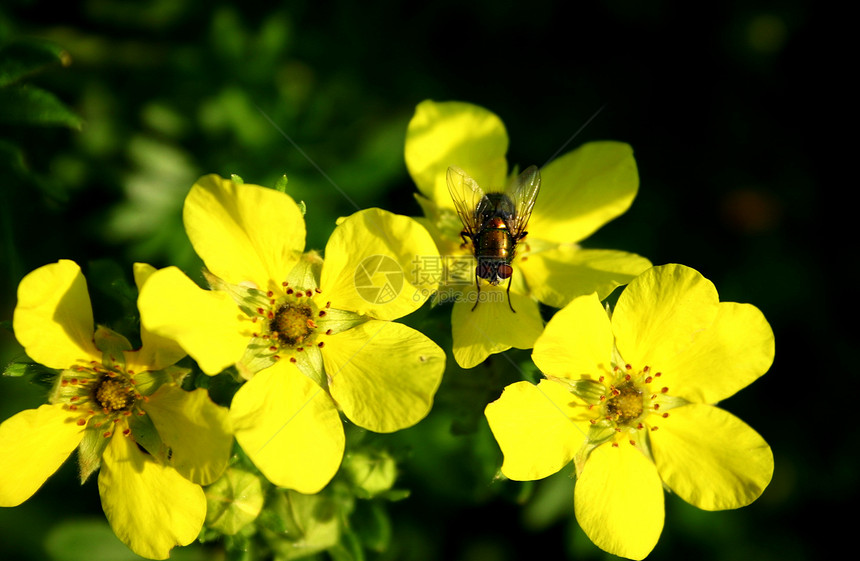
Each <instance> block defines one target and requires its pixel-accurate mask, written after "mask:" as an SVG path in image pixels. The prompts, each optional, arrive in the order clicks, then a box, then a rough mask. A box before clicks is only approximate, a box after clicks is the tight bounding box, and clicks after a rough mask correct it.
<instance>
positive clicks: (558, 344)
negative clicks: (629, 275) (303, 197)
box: [485, 265, 774, 559]
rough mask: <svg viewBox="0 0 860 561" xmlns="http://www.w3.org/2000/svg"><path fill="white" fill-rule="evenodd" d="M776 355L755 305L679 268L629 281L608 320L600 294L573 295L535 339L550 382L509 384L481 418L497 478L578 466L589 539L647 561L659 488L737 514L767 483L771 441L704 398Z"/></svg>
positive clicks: (657, 521) (744, 379) (578, 497)
mask: <svg viewBox="0 0 860 561" xmlns="http://www.w3.org/2000/svg"><path fill="white" fill-rule="evenodd" d="M773 354H774V341H773V332H772V331H771V329H770V326H769V325H768V323H767V321H766V320H765V318H764V316H763V315H762V314H761V312H760V311H759V310H758V309H757V308H755V307H754V306H751V305H749V304H737V303H734V302H720V301H719V297H718V295H717V291H716V289H715V288H714V285H713V284H712V283H711V282H710V281H708V280H707V279H705V278H704V277H703V276H702V275H701V274H699V273H698V272H696V271H694V270H693V269H690V268H688V267H684V266H682V265H666V266H662V267H655V268H653V269H650V270H648V271H646V272H645V273H643V274H642V275H641V276H639V277H637V278H636V279H635V280H633V281H632V282H631V283H630V284H629V285H628V286H627V287H626V289H625V290H624V292H623V293H622V294H621V296H620V297H619V299H618V303H617V305H616V306H615V310H614V311H613V313H612V317H611V319H610V318H609V317H608V315H607V313H606V310H605V309H604V308H603V307H602V306H601V304H600V301H599V300H598V298H597V296H596V295H589V296H582V297H579V298H577V299H575V300H573V301H572V302H571V303H570V304H568V305H567V306H566V307H565V308H563V309H562V310H560V311H559V312H558V313H557V314H556V315H555V316H554V317H553V318H552V319H551V320H550V321H549V323H548V324H547V326H546V331H545V333H544V334H543V335H541V337H540V338H539V339H538V341H537V343H536V344H535V347H534V351H533V354H532V357H533V359H534V362H535V364H536V365H537V366H538V368H540V370H541V371H542V372H543V373H544V374H545V376H546V379H545V380H541V382H540V383H539V384H538V385H536V386H535V385H532V384H530V383H528V382H517V383H515V384H512V385H510V386H508V387H507V388H506V389H505V391H504V392H503V393H502V396H501V397H500V398H499V399H498V400H497V401H495V402H493V403H491V404H489V405H488V406H487V408H486V410H485V414H486V417H487V420H488V421H489V423H490V428H491V429H492V431H493V434H494V436H495V437H496V440H497V441H498V443H499V446H500V447H501V449H502V452H503V454H504V463H503V465H502V473H504V474H505V476H507V477H508V478H510V479H515V480H533V479H540V478H543V477H546V476H548V475H551V474H553V473H555V472H557V471H559V470H560V469H561V468H562V467H564V466H565V465H566V464H567V463H568V462H570V461H571V460H573V461H574V464H575V466H576V474H577V482H576V490H575V496H574V510H575V513H576V518H577V520H578V521H579V524H580V525H581V526H582V528H583V530H584V531H585V533H586V534H587V535H588V536H589V538H590V539H591V540H592V541H593V542H594V543H595V544H597V545H598V546H599V547H600V548H602V549H604V550H606V551H608V552H610V553H613V554H615V555H620V556H623V557H628V558H631V559H642V558H644V557H645V556H647V555H648V553H650V552H651V550H652V549H653V548H654V546H655V545H656V544H657V540H658V538H659V537H660V532H661V531H662V529H663V517H664V511H663V491H662V488H663V486H665V487H667V488H668V489H670V490H671V491H672V492H674V493H675V494H677V495H678V496H679V497H681V498H682V499H684V500H685V501H687V502H688V503H690V504H692V505H694V506H696V507H698V508H701V509H704V510H722V509H730V508H738V507H741V506H745V505H747V504H749V503H751V502H752V501H754V500H755V499H756V498H758V496H759V495H761V493H762V492H763V491H764V489H765V487H767V485H768V483H769V482H770V479H771V476H772V474H773V455H772V453H771V450H770V447H769V446H768V444H767V443H766V442H765V441H764V440H763V439H762V437H761V436H759V435H758V433H756V432H755V431H754V430H753V429H752V428H750V427H749V426H748V425H746V424H745V423H744V422H743V421H741V420H740V419H738V418H737V417H735V416H733V415H732V414H730V413H728V412H726V411H724V410H723V409H720V408H718V407H715V406H714V405H713V404H715V403H717V402H719V401H721V400H723V399H725V398H727V397H729V396H731V395H733V394H734V393H735V392H737V391H739V390H741V389H742V388H744V387H746V386H747V385H749V384H750V383H752V382H753V381H754V380H756V379H757V378H758V377H759V376H761V375H762V374H764V373H765V372H766V371H767V370H768V368H770V365H771V363H772V362H773Z"/></svg>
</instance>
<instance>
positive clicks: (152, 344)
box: [126, 263, 186, 371]
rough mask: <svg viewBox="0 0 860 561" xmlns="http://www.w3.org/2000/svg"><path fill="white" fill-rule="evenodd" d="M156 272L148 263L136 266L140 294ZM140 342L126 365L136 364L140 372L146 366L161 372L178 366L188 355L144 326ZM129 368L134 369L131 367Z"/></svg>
mask: <svg viewBox="0 0 860 561" xmlns="http://www.w3.org/2000/svg"><path fill="white" fill-rule="evenodd" d="M155 270H156V269H155V267H153V266H152V265H148V264H146V263H135V264H134V282H135V284H136V285H137V290H138V292H140V290H141V289H142V288H143V285H144V283H145V282H146V281H147V280H148V279H149V277H150V276H151V275H152V274H153V273H154V272H155ZM140 340H141V343H142V345H141V347H140V349H138V350H137V351H136V352H133V353H126V363H127V364H128V363H134V364H135V365H137V366H138V371H143V370H142V369H141V368H140V367H141V366H145V369H146V370H161V369H162V368H166V367H168V366H170V365H172V364H176V363H177V362H179V361H180V360H181V359H182V358H183V357H184V356H185V354H186V353H185V351H184V350H183V349H182V347H181V346H179V344H178V343H177V342H176V341H174V340H173V339H169V338H167V337H162V336H160V335H156V334H155V333H152V332H150V331H149V330H148V329H146V328H145V327H144V326H142V325H141V327H140ZM129 368H132V369H134V368H133V367H131V366H129Z"/></svg>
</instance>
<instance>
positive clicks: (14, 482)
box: [0, 405, 84, 506]
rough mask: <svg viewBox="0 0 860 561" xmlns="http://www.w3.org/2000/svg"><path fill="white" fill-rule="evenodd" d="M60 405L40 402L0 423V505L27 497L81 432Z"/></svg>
mask: <svg viewBox="0 0 860 561" xmlns="http://www.w3.org/2000/svg"><path fill="white" fill-rule="evenodd" d="M76 421H77V419H76V418H73V417H72V416H71V415H70V414H69V411H67V410H66V409H65V406H63V405H42V406H41V407H39V408H38V409H27V410H25V411H21V412H20V413H18V414H17V415H14V416H12V417H10V418H8V419H6V420H5V421H3V424H2V425H0V451H2V452H0V506H17V505H19V504H21V503H22V502H24V501H26V500H27V499H29V498H30V497H31V496H32V495H33V493H35V492H36V491H37V490H38V489H39V487H41V486H42V484H43V483H44V482H45V480H46V479H48V477H50V476H51V474H53V473H54V472H55V471H57V469H59V467H60V466H61V465H62V464H63V462H64V461H66V458H68V457H69V454H71V453H72V451H73V450H74V449H75V448H77V446H78V444H80V442H81V439H82V438H83V436H84V427H82V426H80V425H78V424H77V423H76Z"/></svg>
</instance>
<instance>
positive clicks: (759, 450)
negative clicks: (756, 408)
mask: <svg viewBox="0 0 860 561" xmlns="http://www.w3.org/2000/svg"><path fill="white" fill-rule="evenodd" d="M658 426H659V430H655V431H652V432H651V440H652V443H653V444H652V448H653V451H654V461H655V462H656V463H657V469H658V470H659V472H660V476H661V477H662V478H663V481H665V482H666V484H667V485H668V486H669V487H670V488H671V489H672V491H674V492H675V493H676V494H677V495H678V496H679V497H681V498H682V499H684V500H685V501H687V502H688V503H690V504H692V505H694V506H697V507H698V508H701V509H704V510H723V509H729V508H739V507H742V506H746V505H748V504H750V503H751V502H753V501H754V500H756V499H757V498H758V497H759V496H760V495H761V494H762V492H763V491H764V489H765V487H767V485H768V484H769V483H770V480H771V477H772V476H773V453H772V452H771V450H770V446H768V444H767V442H765V441H764V439H763V438H762V437H761V436H759V434H758V433H757V432H756V431H754V430H753V429H752V428H750V427H749V425H747V424H746V423H744V422H743V421H741V420H740V419H738V418H737V417H735V416H734V415H732V414H731V413H728V412H727V411H724V410H722V409H719V408H717V407H712V406H710V405H687V406H684V407H678V408H676V409H672V411H671V412H670V413H669V416H668V417H667V418H665V419H661V420H660V422H659V424H658Z"/></svg>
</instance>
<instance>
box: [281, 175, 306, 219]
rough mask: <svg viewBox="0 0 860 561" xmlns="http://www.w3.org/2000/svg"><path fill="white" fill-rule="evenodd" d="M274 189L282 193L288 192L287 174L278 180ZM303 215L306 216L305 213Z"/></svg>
mask: <svg viewBox="0 0 860 561" xmlns="http://www.w3.org/2000/svg"><path fill="white" fill-rule="evenodd" d="M274 189H275V191H280V192H281V193H286V192H287V174H284V175H282V176H281V177H279V178H278V180H277V181H276V182H275V187H274ZM302 214H304V212H302Z"/></svg>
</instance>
